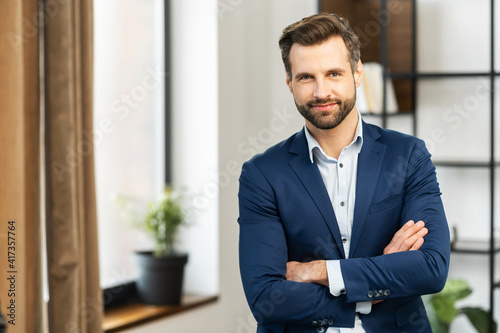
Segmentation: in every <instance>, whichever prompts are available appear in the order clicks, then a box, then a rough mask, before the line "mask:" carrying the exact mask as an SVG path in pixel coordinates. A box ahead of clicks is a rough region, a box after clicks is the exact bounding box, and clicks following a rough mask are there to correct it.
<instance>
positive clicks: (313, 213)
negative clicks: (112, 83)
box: [238, 123, 450, 333]
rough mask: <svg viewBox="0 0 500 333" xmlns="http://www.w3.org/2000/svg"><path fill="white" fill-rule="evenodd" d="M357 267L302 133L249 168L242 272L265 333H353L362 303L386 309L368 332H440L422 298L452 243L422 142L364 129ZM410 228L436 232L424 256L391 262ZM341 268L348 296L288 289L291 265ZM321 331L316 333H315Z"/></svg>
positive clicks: (242, 203) (439, 284)
mask: <svg viewBox="0 0 500 333" xmlns="http://www.w3.org/2000/svg"><path fill="white" fill-rule="evenodd" d="M357 177H358V178H357V187H356V203H355V210H354V222H353V227H352V240H351V248H350V253H349V259H345V258H346V256H345V253H344V249H343V245H342V239H341V236H340V231H339V228H338V225H337V221H336V218H335V213H334V211H333V208H332V204H331V202H330V199H329V197H328V193H327V191H326V188H325V186H324V183H323V180H322V178H321V175H320V173H319V170H318V168H317V165H316V164H315V163H311V160H310V158H309V152H308V147H307V141H306V138H305V134H304V130H302V131H300V132H298V133H296V134H294V135H293V136H291V137H290V138H289V139H287V140H285V141H282V142H281V143H279V144H277V145H275V146H273V147H271V148H269V149H268V150H267V151H266V152H264V153H262V154H259V155H256V156H254V157H253V158H252V159H251V160H249V161H248V162H246V163H245V164H244V165H243V168H242V173H241V176H240V189H239V194H238V196H239V208H240V216H239V219H238V222H239V225H240V239H239V256H240V272H241V278H242V282H243V287H244V291H245V295H246V298H247V301H248V304H249V306H250V309H251V311H252V313H253V315H254V316H255V318H256V320H257V323H258V329H257V332H259V333H263V332H274V333H278V332H280V333H282V332H289V333H292V332H321V331H322V330H323V329H326V328H327V327H328V326H336V327H352V326H353V324H354V318H355V307H356V302H361V301H371V300H379V299H380V300H383V302H380V303H377V304H374V305H373V306H372V310H371V313H370V314H368V315H360V318H361V320H362V322H363V327H364V328H365V330H366V331H367V332H375V333H381V332H383V333H391V332H419V333H422V332H432V331H431V328H430V325H429V321H428V319H427V314H426V312H425V308H424V306H423V303H422V300H421V297H420V295H423V294H429V293H435V292H438V291H440V290H441V289H442V288H443V286H444V284H445V282H446V278H447V274H448V264H449V257H450V236H449V229H448V225H447V222H446V217H445V213H444V209H443V204H442V201H441V193H440V190H439V186H438V183H437V179H436V172H435V167H434V166H433V164H432V162H431V160H430V154H429V152H428V151H427V149H426V148H425V145H424V143H423V141H422V140H419V139H417V138H415V137H412V136H409V135H404V134H401V133H398V132H395V131H390V130H384V129H381V128H379V127H377V126H374V125H371V124H367V123H363V147H362V149H361V152H360V154H359V162H358V172H357ZM409 220H414V221H415V222H417V221H419V220H422V221H425V223H426V227H427V229H428V230H429V233H428V234H427V236H425V238H424V239H425V242H424V244H423V245H422V247H421V248H420V250H418V251H407V252H400V253H393V254H389V255H383V250H384V248H385V247H386V246H387V245H388V244H389V242H390V241H391V239H392V237H393V236H394V234H395V233H396V232H397V231H398V230H399V229H400V228H401V227H402V226H403V224H404V223H406V222H407V221H409ZM317 259H327V260H328V259H339V260H340V265H341V268H342V275H343V278H344V281H345V286H346V291H347V293H346V294H345V295H342V296H340V297H334V296H332V295H331V294H330V291H329V289H328V288H327V287H325V286H321V285H318V284H312V283H297V282H292V281H287V280H286V278H285V274H286V263H287V262H288V261H291V260H294V261H300V262H304V261H310V260H317ZM316 330H317V331H316Z"/></svg>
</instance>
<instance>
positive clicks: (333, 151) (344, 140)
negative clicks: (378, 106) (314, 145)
mask: <svg viewBox="0 0 500 333" xmlns="http://www.w3.org/2000/svg"><path fill="white" fill-rule="evenodd" d="M306 126H307V129H308V130H309V133H311V135H312V136H313V138H314V139H315V140H316V141H317V142H318V144H319V145H320V146H321V148H323V150H324V151H325V153H326V154H327V155H328V156H330V157H333V158H335V159H338V158H339V156H340V153H341V152H342V149H344V148H345V147H347V146H348V145H349V144H350V143H351V142H352V140H353V138H354V133H355V132H356V127H357V126H358V112H357V111H356V108H354V109H353V110H352V111H351V112H350V113H349V115H348V116H347V117H346V118H345V119H344V121H342V123H340V124H339V125H338V126H337V127H335V128H332V129H327V130H323V129H319V128H317V127H315V126H314V125H312V124H311V123H310V122H309V121H307V120H306Z"/></svg>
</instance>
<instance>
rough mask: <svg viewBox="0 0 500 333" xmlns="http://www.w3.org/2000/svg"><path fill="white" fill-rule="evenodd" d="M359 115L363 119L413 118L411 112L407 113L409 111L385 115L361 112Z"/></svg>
mask: <svg viewBox="0 0 500 333" xmlns="http://www.w3.org/2000/svg"><path fill="white" fill-rule="evenodd" d="M361 115H362V116H363V117H384V116H386V117H402V116H406V117H409V116H410V117H411V116H413V111H409V110H400V111H398V112H394V113H386V114H385V115H384V114H383V113H373V112H361Z"/></svg>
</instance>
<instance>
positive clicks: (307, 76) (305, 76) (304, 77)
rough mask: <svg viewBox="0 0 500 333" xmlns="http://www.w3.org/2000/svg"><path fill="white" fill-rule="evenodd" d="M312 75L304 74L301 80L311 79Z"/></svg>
mask: <svg viewBox="0 0 500 333" xmlns="http://www.w3.org/2000/svg"><path fill="white" fill-rule="evenodd" d="M310 78H311V77H310V76H309V75H304V76H301V77H300V79H299V80H301V81H303V80H309V79H310Z"/></svg>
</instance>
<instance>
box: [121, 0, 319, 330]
mask: <svg viewBox="0 0 500 333" xmlns="http://www.w3.org/2000/svg"><path fill="white" fill-rule="evenodd" d="M217 10H218V12H217ZM316 11H317V1H316V0H307V1H305V0H293V1H292V0H273V1H269V0H251V1H242V0H240V1H237V0H219V1H216V0H210V1H207V0H190V1H184V0H174V1H172V12H173V13H172V14H173V17H174V24H175V25H176V28H174V34H175V36H174V47H173V52H174V60H173V61H174V63H173V67H174V69H173V73H172V79H173V87H174V93H173V96H174V104H175V106H174V108H173V110H174V113H177V114H179V113H180V114H184V115H186V114H187V115H188V117H182V116H179V117H177V116H176V120H175V126H176V131H177V132H176V134H175V137H176V138H178V137H183V138H184V140H183V141H182V142H183V147H182V151H179V150H177V151H176V152H174V156H176V157H177V158H179V159H180V160H182V161H187V160H188V159H189V157H190V156H191V157H193V154H192V152H193V151H196V152H198V151H199V149H200V148H203V149H205V150H207V151H209V152H210V154H212V155H211V156H210V157H207V159H208V165H205V163H203V164H200V165H199V166H200V167H203V166H205V167H207V168H208V170H211V171H214V170H215V171H218V172H216V176H217V177H215V178H218V179H219V183H218V189H219V193H218V199H219V204H218V206H216V207H215V208H214V207H212V206H211V205H212V203H213V202H217V201H216V199H217V197H214V196H212V195H211V194H210V193H211V192H210V190H209V191H208V192H206V193H209V194H208V195H202V196H201V198H209V199H210V200H209V204H208V208H206V209H205V210H204V211H203V212H202V213H201V214H203V216H206V217H207V220H204V221H203V222H199V226H198V227H199V228H200V229H202V230H203V232H207V233H208V235H209V237H210V234H211V232H212V231H214V230H217V229H218V231H217V232H218V235H217V236H218V237H216V239H217V240H218V264H219V269H220V270H219V276H218V280H219V284H218V287H219V290H220V292H219V295H220V299H219V301H218V302H217V303H216V304H213V305H209V306H206V307H202V308H201V309H196V310H193V311H189V312H188V313H184V314H180V315H176V316H174V317H171V318H167V319H165V320H159V321H155V322H153V323H151V324H147V325H144V326H140V327H139V328H134V329H129V330H126V331H124V332H136V333H138V332H148V333H155V332H162V333H163V332H188V333H190V332H210V333H211V332H213V333H234V332H237V333H250V332H255V320H254V319H253V317H252V316H251V314H250V311H249V309H248V306H247V303H246V300H245V298H244V295H243V289H242V286H241V280H240V275H239V269H238V224H237V221H236V220H237V218H238V201H237V192H238V177H239V173H240V168H241V165H242V163H243V162H244V161H246V160H247V159H249V158H250V157H251V156H252V155H253V154H254V153H256V152H259V151H262V150H264V148H265V147H268V146H270V145H272V144H274V143H276V142H279V141H280V140H282V139H284V138H286V137H288V136H289V135H291V134H292V133H294V132H296V131H297V130H299V129H300V128H301V127H302V125H303V121H302V119H301V117H300V115H299V114H298V112H297V111H296V109H295V105H294V103H293V100H292V97H291V95H290V93H289V91H288V89H287V87H286V85H285V73H284V69H283V65H282V63H281V58H280V53H279V48H278V37H279V35H280V33H281V30H282V29H283V28H284V27H285V26H286V25H287V24H289V23H292V22H294V21H296V20H298V19H300V18H302V17H304V16H308V15H311V14H313V13H315V12H316ZM181 31H182V34H181ZM217 40H218V41H217ZM175 41H177V42H175ZM211 43H212V44H211ZM210 44H211V45H210ZM217 45H218V48H217ZM217 53H218V73H217V72H215V73H214V72H213V70H214V69H216V68H217V66H216V65H217V64H214V63H212V61H213V56H214V54H217ZM207 57H208V59H207ZM207 66H213V67H210V68H207ZM217 76H218V82H219V84H218V85H217ZM205 90H206V91H207V92H205ZM217 90H218V101H217V100H214V99H213V98H214V97H213V96H208V94H209V93H214V91H215V96H217ZM205 98H207V99H205ZM217 104H218V117H217V114H215V113H214V112H213V111H214V110H213V107H214V105H217ZM205 112H206V113H208V115H207V114H205ZM198 117H200V118H198ZM191 121H192V122H193V123H192V128H193V130H194V131H195V132H198V133H200V132H202V133H204V134H206V135H208V138H207V139H206V140H205V139H202V140H199V139H198V140H193V139H192V138H195V136H193V137H189V135H188V134H186V135H183V134H182V133H180V132H181V131H180V128H181V127H180V126H186V124H187V125H189V124H191ZM200 122H201V123H200ZM188 127H189V126H188ZM182 128H183V129H184V128H185V127H182ZM214 131H215V133H217V131H218V138H214V137H213V134H214ZM217 139H218V140H217ZM184 143H186V146H184ZM214 145H215V147H214ZM203 156H204V155H203ZM175 163H176V167H175V169H174V177H175V179H176V181H181V180H182V181H185V180H186V179H189V177H190V176H191V175H193V173H194V172H197V174H196V175H195V178H196V179H197V180H196V181H192V182H191V185H193V186H195V188H197V189H198V190H200V192H202V194H203V193H205V190H206V189H207V188H209V189H211V186H212V185H211V184H213V183H214V181H213V178H214V177H213V176H210V174H207V171H200V170H196V171H191V170H192V169H184V166H185V167H186V168H193V167H195V166H192V165H189V166H186V165H185V164H181V163H178V162H175ZM214 167H215V169H214ZM209 173H210V172H209ZM200 202H204V201H200ZM202 206H204V205H202ZM217 215H218V220H217V219H216V222H218V226H217V225H213V224H212V222H211V220H210V219H213V218H214V217H215V216H217ZM209 220H210V221H209ZM202 224H203V225H202ZM216 224H217V223H216ZM206 225H210V227H206ZM210 228H214V229H213V230H210ZM190 229H192V228H190ZM203 232H200V233H199V235H201V234H203ZM189 237H191V236H189ZM194 237H196V241H193V242H191V245H195V244H196V243H198V244H203V242H204V241H205V240H203V239H201V238H200V237H199V236H194ZM209 237H207V238H209ZM210 242H211V241H210ZM207 247H208V246H207ZM197 248H199V246H198V247H197ZM195 251H198V250H196V249H195ZM190 253H191V248H190ZM188 283H189V282H188ZM195 288H196V286H194V285H193V284H192V283H191V284H190V285H189V286H188V290H194V289H195Z"/></svg>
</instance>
